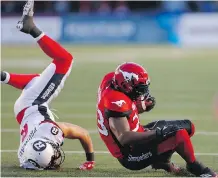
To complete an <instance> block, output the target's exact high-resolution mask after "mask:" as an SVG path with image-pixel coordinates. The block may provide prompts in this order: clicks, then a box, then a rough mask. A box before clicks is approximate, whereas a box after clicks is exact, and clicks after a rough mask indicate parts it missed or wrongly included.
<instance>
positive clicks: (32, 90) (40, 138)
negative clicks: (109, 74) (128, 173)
mask: <svg viewBox="0 0 218 178" xmlns="http://www.w3.org/2000/svg"><path fill="white" fill-rule="evenodd" d="M33 7H34V1H31V0H29V1H28V2H27V3H26V4H25V6H24V9H23V16H22V19H21V21H19V22H18V25H17V27H18V29H19V30H20V31H22V32H23V33H26V34H30V35H31V36H32V37H33V38H35V40H36V41H37V43H38V44H39V47H40V48H41V49H42V51H43V52H44V53H45V54H46V55H47V56H49V57H50V58H52V59H53V60H52V62H51V64H50V65H49V66H48V67H47V68H46V69H45V70H44V71H43V72H42V73H41V74H12V73H8V72H1V83H5V84H9V85H11V86H13V87H15V88H17V89H21V90H22V94H21V95H20V97H19V98H18V99H17V101H16V103H15V105H14V112H15V116H16V119H17V122H18V123H19V125H20V146H19V149H18V158H19V162H20V167H22V168H25V169H34V170H44V169H56V168H59V166H60V164H61V163H63V161H64V152H63V150H62V148H61V146H62V145H63V142H64V138H67V139H77V140H79V141H80V142H81V144H82V146H83V148H84V151H85V153H86V161H85V162H84V163H83V164H82V165H81V166H80V167H79V169H80V170H91V169H92V168H93V167H94V165H95V161H94V149H93V145H92V140H91V137H90V136H89V133H88V131H87V130H85V129H83V128H81V127H79V126H77V125H73V124H70V123H65V122H55V120H54V116H53V114H52V112H51V110H50V109H49V107H48V105H49V104H50V103H51V101H52V100H53V99H54V98H55V97H57V96H58V94H59V93H60V91H61V89H62V88H63V86H64V82H65V80H66V78H67V77H68V75H69V74H70V71H71V68H72V63H73V57H72V55H71V54H70V53H69V52H68V51H66V50H65V49H64V48H63V47H62V46H60V44H58V43H57V42H55V41H54V40H52V39H51V38H49V37H48V36H47V35H45V34H44V33H43V32H42V31H41V30H39V29H38V28H37V27H36V26H35V24H34V22H33ZM48 23H49V22H48Z"/></svg>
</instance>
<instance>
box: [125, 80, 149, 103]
mask: <svg viewBox="0 0 218 178" xmlns="http://www.w3.org/2000/svg"><path fill="white" fill-rule="evenodd" d="M127 95H128V96H129V97H130V98H131V99H132V100H133V101H136V100H141V101H143V100H146V99H147V98H148V96H149V85H147V84H138V85H136V86H135V87H134V88H133V89H132V91H131V92H130V93H128V94H127Z"/></svg>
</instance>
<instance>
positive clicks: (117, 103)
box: [111, 100, 126, 107]
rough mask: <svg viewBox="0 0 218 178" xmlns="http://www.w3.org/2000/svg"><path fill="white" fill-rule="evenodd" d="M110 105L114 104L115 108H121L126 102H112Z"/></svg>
mask: <svg viewBox="0 0 218 178" xmlns="http://www.w3.org/2000/svg"><path fill="white" fill-rule="evenodd" d="M111 103H113V104H116V105H117V106H119V107H121V106H122V105H123V104H125V103H126V102H125V101H124V100H119V101H114V102H111Z"/></svg>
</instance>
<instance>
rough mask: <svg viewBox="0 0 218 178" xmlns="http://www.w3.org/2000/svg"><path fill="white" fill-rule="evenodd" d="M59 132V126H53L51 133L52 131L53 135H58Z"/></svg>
mask: <svg viewBox="0 0 218 178" xmlns="http://www.w3.org/2000/svg"><path fill="white" fill-rule="evenodd" d="M58 132H59V128H57V127H55V126H53V127H52V128H51V133H52V134H53V135H57V134H58Z"/></svg>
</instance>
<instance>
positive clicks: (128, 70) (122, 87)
mask: <svg viewBox="0 0 218 178" xmlns="http://www.w3.org/2000/svg"><path fill="white" fill-rule="evenodd" d="M149 84H150V80H149V77H148V73H147V71H146V70H145V69H144V68H143V67H142V66H140V65H138V64H136V63H133V62H127V63H124V64H121V65H120V66H118V67H117V69H116V70H115V73H114V78H113V85H114V87H115V89H117V90H119V91H121V92H123V93H125V94H126V95H127V96H129V97H130V98H131V99H132V100H136V99H137V98H139V97H142V99H145V98H147V97H148V96H149V89H148V86H149Z"/></svg>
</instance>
